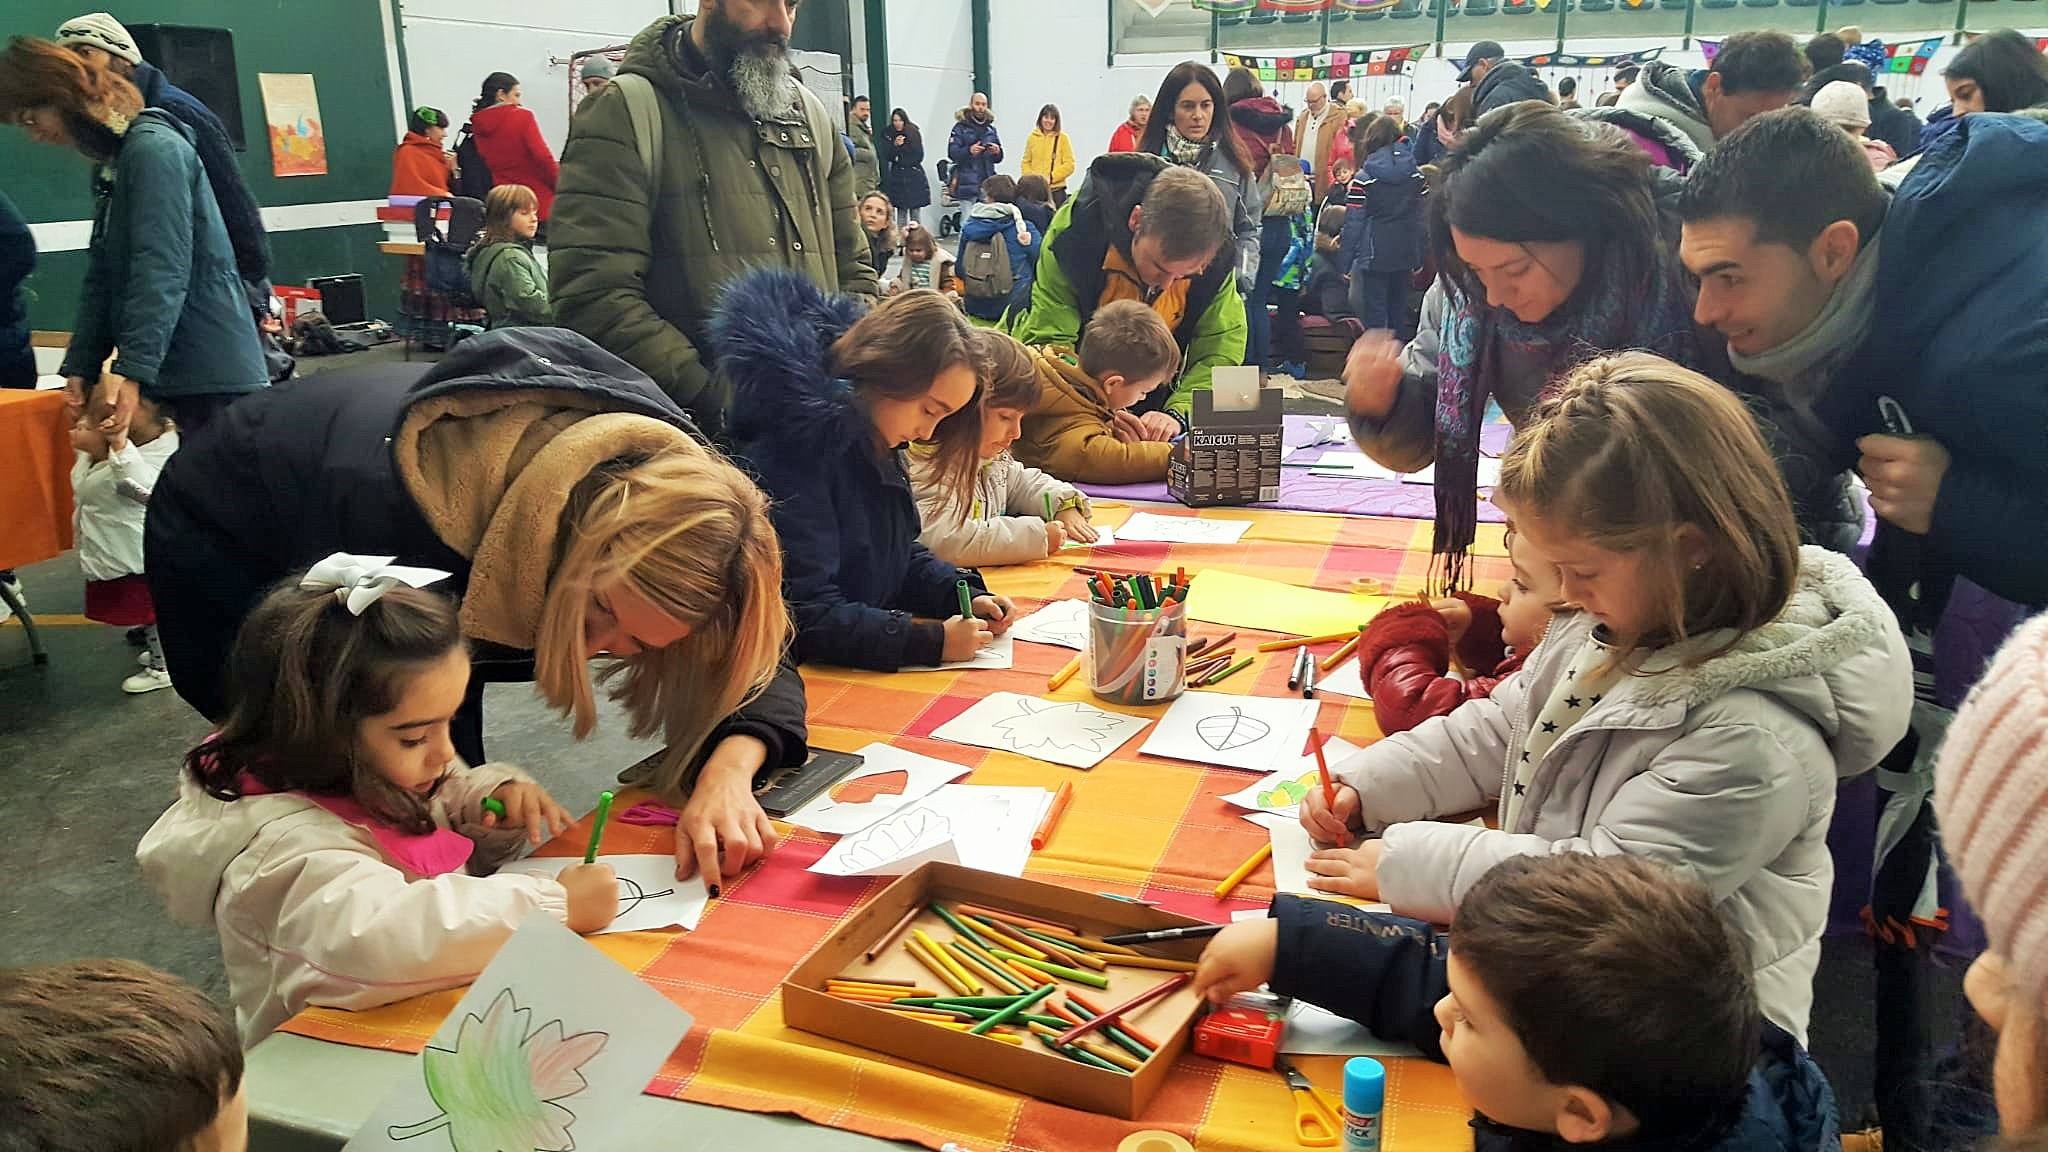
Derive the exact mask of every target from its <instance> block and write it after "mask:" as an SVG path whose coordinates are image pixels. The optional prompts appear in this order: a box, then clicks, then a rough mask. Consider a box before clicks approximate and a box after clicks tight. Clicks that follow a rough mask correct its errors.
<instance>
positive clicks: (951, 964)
mask: <svg viewBox="0 0 2048 1152" xmlns="http://www.w3.org/2000/svg"><path fill="white" fill-rule="evenodd" d="M910 938H911V939H912V940H915V941H917V942H918V943H919V944H922V945H924V946H925V948H926V950H928V951H929V952H931V954H932V955H933V956H934V957H936V958H937V959H938V961H939V963H941V964H943V965H945V966H946V971H948V972H951V973H952V974H953V975H954V977H956V978H957V979H958V980H959V981H960V982H961V983H962V984H965V985H967V990H968V992H969V993H970V994H972V995H975V996H979V995H981V981H979V980H977V979H975V978H974V973H972V972H969V971H968V970H967V969H965V968H963V967H961V966H960V962H959V961H958V960H955V959H953V954H952V953H951V952H948V951H946V950H945V949H944V948H941V947H939V942H938V941H936V940H934V939H932V938H931V937H930V936H928V935H926V934H925V930H924V929H922V928H912V929H911V930H910Z"/></svg>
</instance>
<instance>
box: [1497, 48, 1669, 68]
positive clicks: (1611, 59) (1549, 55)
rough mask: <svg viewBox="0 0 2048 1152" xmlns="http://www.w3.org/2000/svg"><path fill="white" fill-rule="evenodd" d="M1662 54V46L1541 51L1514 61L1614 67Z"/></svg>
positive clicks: (1525, 64) (1528, 64)
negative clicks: (1630, 49)
mask: <svg viewBox="0 0 2048 1152" xmlns="http://www.w3.org/2000/svg"><path fill="white" fill-rule="evenodd" d="M1663 54H1664V46H1663V45H1661V44H1660V45H1658V46H1657V47H1655V48H1643V49H1639V50H1637V51H1634V52H1603V53H1600V54H1597V55H1588V54H1585V53H1580V52H1542V53H1538V54H1537V55H1534V56H1523V57H1521V58H1519V59H1518V60H1517V61H1516V62H1517V63H1519V64H1521V65H1522V66H1523V67H1525V68H1616V67H1619V66H1621V65H1623V64H1648V63H1649V62H1650V61H1652V60H1655V59H1656V58H1657V57H1659V56H1662V55H1663Z"/></svg>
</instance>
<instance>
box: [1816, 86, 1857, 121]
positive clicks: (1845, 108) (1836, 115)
mask: <svg viewBox="0 0 2048 1152" xmlns="http://www.w3.org/2000/svg"><path fill="white" fill-rule="evenodd" d="M1813 113H1814V115H1816V116H1818V117H1820V118H1821V119H1823V120H1825V121H1827V122H1828V123H1830V124H1840V125H1841V126H1842V127H1844V128H1868V127H1870V97H1869V96H1867V95H1865V94H1864V92H1863V89H1862V87H1861V86H1859V85H1856V84H1851V83H1849V82H1848V81H1847V80H1833V81H1830V82H1828V83H1826V84H1823V85H1821V88H1820V91H1818V92H1815V93H1814V94H1813Z"/></svg>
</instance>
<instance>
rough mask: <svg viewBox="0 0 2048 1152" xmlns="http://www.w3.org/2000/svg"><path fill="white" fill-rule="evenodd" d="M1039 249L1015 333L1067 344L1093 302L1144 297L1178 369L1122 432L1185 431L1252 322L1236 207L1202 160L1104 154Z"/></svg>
mask: <svg viewBox="0 0 2048 1152" xmlns="http://www.w3.org/2000/svg"><path fill="white" fill-rule="evenodd" d="M1041 252H1042V254H1041V255H1040V256H1039V259H1038V274H1037V278H1036V279H1035V280H1034V281H1033V283H1032V286H1031V305H1030V308H1029V309H1028V310H1026V311H1025V312H1024V313H1023V314H1021V315H1015V316H1012V317H1011V318H1010V322H1009V328H1010V333H1011V335H1013V336H1015V337H1016V338H1017V339H1018V340H1020V341H1022V342H1024V343H1025V344H1052V345H1060V346H1064V347H1068V348H1071V347H1074V346H1075V345H1076V344H1078V343H1079V342H1080V339H1081V330H1082V329H1083V328H1085V327H1087V326H1088V318H1089V317H1091V316H1093V315H1095V310H1096V309H1097V308H1099V307H1101V306H1102V305H1104V304H1108V303H1110V302H1112V301H1115V300H1142V301H1144V302H1145V303H1146V304H1149V305H1151V307H1152V310H1153V311H1155V312H1157V313H1159V316H1160V318H1161V319H1163V320H1165V321H1166V324H1167V327H1169V328H1171V329H1173V338H1174V342H1175V343H1177V344H1179V345H1180V350H1181V363H1182V364H1183V365H1184V366H1185V367H1184V368H1183V370H1182V372H1181V377H1180V379H1179V381H1177V382H1176V383H1175V384H1174V386H1173V388H1172V389H1171V390H1170V391H1169V390H1167V389H1161V390H1160V391H1157V392H1154V393H1153V394H1152V395H1151V396H1149V397H1147V398H1146V399H1145V400H1144V401H1141V402H1140V403H1139V405H1138V408H1139V409H1141V410H1142V409H1146V408H1151V409H1155V410H1153V411H1148V412H1145V413H1144V414H1143V415H1140V416H1137V417H1136V418H1134V419H1132V420H1131V421H1130V422H1129V423H1128V424H1125V423H1124V422H1122V421H1119V427H1120V431H1119V435H1120V436H1127V437H1129V438H1131V439H1134V440H1135V439H1144V440H1171V439H1172V438H1174V437H1175V436H1178V435H1180V433H1181V432H1182V431H1183V430H1184V429H1185V427H1186V425H1187V421H1188V416H1189V414H1190V412H1191V411H1192V409H1193V406H1194V394H1195V393H1196V392H1197V391H1199V390H1201V389H1204V388H1207V387H1209V382H1210V373H1211V372H1213V371H1214V370H1215V369H1216V368H1218V367H1222V366H1227V365H1234V364H1242V363H1244V350H1245V334H1246V332H1247V330H1248V329H1247V325H1246V322H1245V311H1244V299H1243V297H1241V296H1239V295H1238V291H1237V274H1236V271H1235V264H1236V248H1235V247H1234V242H1233V240H1232V235H1231V221H1230V209H1229V208H1228V207H1227V206H1226V205H1225V204H1224V202H1223V194H1222V193H1220V192H1218V191H1217V190H1216V185H1215V183H1214V182H1213V181H1211V180H1210V179H1209V178H1208V177H1207V176H1204V175H1203V174H1202V173H1200V172H1198V171H1196V170H1195V169H1193V168H1184V167H1180V166H1177V165H1175V164H1173V163H1172V162H1171V161H1168V160H1166V159H1165V158H1163V157H1159V156H1148V155H1144V154H1142V153H1135V152H1127V153H1113V154H1111V155H1107V156H1100V157H1097V158H1096V160H1095V162H1094V163H1093V164H1090V165H1089V166H1088V182H1087V183H1086V184H1085V185H1084V186H1083V187H1082V188H1081V193H1080V195H1078V196H1075V197H1074V198H1073V199H1072V200H1069V201H1067V203H1066V205H1065V206H1064V207H1062V208H1061V209H1060V210H1059V214H1058V215H1056V216H1054V217H1053V220H1052V227H1051V228H1050V229H1048V230H1047V231H1046V235H1045V244H1044V247H1043V249H1042V250H1041ZM1160 408H1163V409H1164V410H1163V411H1159V410H1157V409H1160Z"/></svg>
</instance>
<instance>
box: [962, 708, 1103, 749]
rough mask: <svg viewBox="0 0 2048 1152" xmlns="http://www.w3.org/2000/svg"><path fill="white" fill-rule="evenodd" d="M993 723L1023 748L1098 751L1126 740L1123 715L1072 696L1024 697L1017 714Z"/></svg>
mask: <svg viewBox="0 0 2048 1152" xmlns="http://www.w3.org/2000/svg"><path fill="white" fill-rule="evenodd" d="M991 727H992V728H994V729H995V731H996V732H998V733H999V734H1001V736H1002V738H1003V742H1004V743H1006V744H1008V745H1009V746H1010V747H1012V748H1014V749H1016V750H1017V751H1019V752H1029V751H1031V750H1032V749H1034V748H1042V749H1045V750H1047V751H1066V752H1087V753H1095V752H1100V751H1102V750H1103V749H1104V748H1107V747H1109V746H1111V745H1113V744H1120V743H1122V740H1121V739H1120V738H1119V735H1118V734H1119V733H1120V732H1122V730H1123V718H1122V717H1120V716H1117V715H1115V714H1114V713H1110V712H1104V711H1102V710H1101V709H1099V708H1090V707H1089V706H1087V705H1086V704H1081V703H1076V702H1074V701H1071V700H1069V701H1064V702H1062V703H1058V704H1047V703H1044V702H1041V701H1038V700H1032V699H1029V698H1023V697H1020V698H1019V699H1018V700H1017V715H1015V716H1012V717H1009V718H1008V719H1005V720H998V721H996V722H995V723H994V724H993V725H991Z"/></svg>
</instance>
